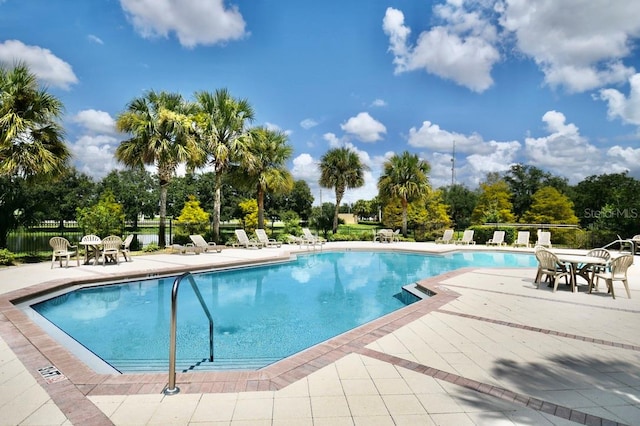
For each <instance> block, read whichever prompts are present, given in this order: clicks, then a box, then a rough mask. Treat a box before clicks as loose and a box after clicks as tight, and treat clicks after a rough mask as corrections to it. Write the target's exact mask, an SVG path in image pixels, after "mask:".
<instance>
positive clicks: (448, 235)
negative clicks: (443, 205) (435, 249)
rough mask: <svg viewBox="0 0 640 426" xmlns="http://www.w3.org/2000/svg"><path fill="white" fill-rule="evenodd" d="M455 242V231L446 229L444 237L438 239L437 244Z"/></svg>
mask: <svg viewBox="0 0 640 426" xmlns="http://www.w3.org/2000/svg"><path fill="white" fill-rule="evenodd" d="M452 242H453V229H445V230H444V234H442V237H439V238H436V244H451V243H452Z"/></svg>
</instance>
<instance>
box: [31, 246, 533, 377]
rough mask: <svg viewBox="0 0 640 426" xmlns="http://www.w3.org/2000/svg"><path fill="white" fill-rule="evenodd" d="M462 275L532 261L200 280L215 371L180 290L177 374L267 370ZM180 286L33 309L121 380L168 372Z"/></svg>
mask: <svg viewBox="0 0 640 426" xmlns="http://www.w3.org/2000/svg"><path fill="white" fill-rule="evenodd" d="M465 266H524V267H531V266H535V260H534V258H533V256H531V255H527V254H516V253H493V252H463V253H453V254H447V255H443V256H440V255H425V254H415V253H400V252H379V251H375V252H365V251H349V252H324V253H318V254H309V255H302V256H298V257H297V258H296V259H294V260H292V261H291V262H286V263H280V264H275V265H262V266H255V267H245V268H241V269H232V270H223V271H212V272H207V273H199V274H195V275H194V277H195V280H196V282H197V284H198V288H199V290H200V292H201V293H202V295H203V297H204V300H205V302H206V303H207V305H208V308H209V310H210V311H211V313H212V315H213V318H214V323H215V328H214V334H215V348H214V352H215V361H214V363H213V364H208V365H206V364H207V363H202V361H203V359H204V358H206V357H207V356H208V322H207V319H206V316H205V315H204V313H203V311H202V308H201V307H200V305H199V303H198V301H197V299H196V298H195V297H194V292H193V290H192V289H191V288H190V287H189V286H182V287H181V290H180V295H179V297H178V332H177V365H178V367H177V368H178V369H179V370H188V369H193V368H196V369H198V368H203V367H206V368H209V369H228V368H232V369H257V368H260V367H264V366H266V365H269V364H271V363H273V362H275V361H277V360H279V359H282V358H285V357H288V356H290V355H292V354H294V353H296V352H299V351H301V350H303V349H305V348H307V347H310V346H313V345H314V344H316V343H319V342H322V341H324V340H326V339H329V338H331V337H333V336H336V335H338V334H340V333H343V332H345V331H348V330H350V329H352V328H355V327H357V326H359V325H361V324H364V323H367V322H369V321H371V320H373V319H375V318H378V317H380V316H383V315H385V314H387V313H389V312H392V311H394V310H397V309H399V308H402V307H403V306H405V305H406V303H407V302H408V300H407V299H406V298H403V297H400V296H401V295H402V290H401V289H402V287H403V286H404V285H407V284H410V283H412V282H415V281H417V280H419V279H423V278H426V277H430V276H434V275H439V274H441V273H444V272H448V271H451V270H455V269H458V268H460V267H465ZM174 278H175V277H165V278H159V279H149V280H136V281H130V282H126V283H122V284H118V285H108V286H98V287H95V286H94V287H88V288H83V289H78V290H75V291H73V292H69V293H65V294H61V295H58V296H56V297H54V298H51V299H49V300H46V301H42V302H39V303H35V304H33V305H32V308H33V309H34V310H35V311H36V312H38V313H39V314H40V315H42V317H43V318H46V319H47V320H48V321H50V322H51V323H52V324H55V326H56V328H57V329H59V330H61V331H62V332H59V331H58V332H57V334H58V336H57V338H58V339H59V340H60V339H62V340H66V343H70V342H71V343H74V342H77V343H79V344H80V345H81V346H82V347H84V348H86V349H88V350H89V351H90V352H91V353H93V354H95V355H97V356H98V357H99V358H101V359H103V360H104V361H106V362H107V363H108V364H109V365H111V366H113V367H114V368H115V369H116V370H118V371H121V372H132V371H166V368H167V360H168V352H169V350H168V349H169V321H170V300H171V296H170V293H171V286H172V284H173V280H174ZM40 323H41V324H42V322H40ZM49 328H50V331H52V332H53V333H52V334H54V337H55V334H56V330H55V329H54V327H49ZM69 336H72V337H71V339H70V338H69ZM77 343H76V346H77ZM81 358H83V357H81ZM89 364H91V363H89Z"/></svg>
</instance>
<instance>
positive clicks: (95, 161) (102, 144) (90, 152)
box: [71, 135, 120, 179]
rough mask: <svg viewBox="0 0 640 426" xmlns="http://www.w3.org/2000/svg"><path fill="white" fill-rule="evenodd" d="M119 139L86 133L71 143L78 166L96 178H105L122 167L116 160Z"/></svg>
mask: <svg viewBox="0 0 640 426" xmlns="http://www.w3.org/2000/svg"><path fill="white" fill-rule="evenodd" d="M118 143H119V140H118V139H116V138H115V137H113V136H108V135H96V136H91V135H84V136H81V137H80V138H78V139H77V140H76V141H75V142H73V143H72V144H71V150H72V152H73V155H74V159H75V162H76V168H77V169H78V170H79V171H80V172H82V173H86V174H87V175H89V176H92V177H94V178H98V179H100V178H103V177H104V176H106V175H107V174H109V172H111V171H112V170H115V169H118V168H120V167H119V166H118V163H117V162H116V160H115V156H114V155H115V147H116V146H117V144H118Z"/></svg>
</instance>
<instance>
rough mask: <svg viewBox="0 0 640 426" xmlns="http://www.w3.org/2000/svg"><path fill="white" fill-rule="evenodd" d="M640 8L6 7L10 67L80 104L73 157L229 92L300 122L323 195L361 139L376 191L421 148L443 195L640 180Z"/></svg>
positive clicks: (260, 110)
mask: <svg viewBox="0 0 640 426" xmlns="http://www.w3.org/2000/svg"><path fill="white" fill-rule="evenodd" d="M638 16H640V2H637V1H634V2H628V1H615V2H611V1H608V0H563V1H556V0H531V1H523V0H501V1H490V0H473V1H470V0H449V1H424V0H421V1H418V0H395V1H394V0H385V1H382V0H349V1H337V0H324V1H309V0H295V1H294V0H278V1H268V0H239V1H234V2H229V1H222V0H91V1H71V0H59V1H55V2H52V1H50V0H29V1H24V0H0V62H2V63H4V64H5V66H6V65H9V66H10V65H12V64H13V63H15V62H17V61H22V62H25V63H27V64H28V65H29V66H30V67H31V69H32V71H33V72H34V73H35V74H36V75H37V76H38V77H39V78H40V80H41V81H42V83H43V84H44V85H46V86H47V87H48V89H49V91H50V92H51V93H53V94H55V95H56V96H57V97H59V98H60V99H61V100H62V101H63V103H64V105H65V116H64V126H65V129H66V138H67V142H68V144H69V146H70V147H71V148H72V150H73V153H74V164H75V166H76V167H77V168H78V169H79V170H80V171H82V172H85V173H87V174H89V175H91V176H94V177H95V178H101V177H103V176H104V175H106V174H107V173H108V172H109V171H110V170H112V169H114V168H121V167H122V166H121V165H119V164H118V163H117V162H116V161H115V159H114V157H113V153H114V151H115V148H116V147H117V145H118V143H119V142H120V141H121V140H123V139H124V138H125V136H124V135H121V134H118V133H117V132H116V131H115V128H114V120H115V119H116V117H117V116H118V114H119V113H121V112H122V111H124V109H125V108H126V105H127V103H128V102H129V101H131V100H132V99H133V98H135V97H138V96H141V95H143V94H144V93H145V91H147V90H150V89H153V90H156V91H160V90H164V91H170V92H178V93H181V94H182V95H183V96H184V97H185V98H186V99H190V98H191V97H192V94H193V92H195V91H200V90H207V91H215V90H216V89H219V88H227V89H229V91H230V92H231V94H232V95H233V96H235V97H238V98H246V99H248V100H249V102H250V103H251V104H252V105H253V107H254V109H255V112H256V120H255V122H254V123H253V124H254V125H267V126H272V127H273V128H278V129H280V130H282V131H285V132H287V133H288V135H289V142H290V144H291V145H292V146H293V147H294V154H293V157H292V159H291V161H290V164H289V168H290V170H291V171H292V173H293V174H294V177H295V178H297V179H305V180H306V181H307V182H308V183H309V185H310V187H311V188H312V192H313V193H314V196H315V197H316V201H319V200H320V197H322V200H323V201H334V196H333V194H332V191H329V190H323V191H322V195H320V190H319V188H318V185H317V180H318V175H319V172H318V169H317V163H318V161H319V159H320V157H321V156H322V155H323V154H324V153H325V152H326V151H327V150H329V149H331V148H334V147H337V146H349V147H352V148H353V149H355V150H356V151H357V152H358V153H359V155H360V157H361V159H362V161H363V162H364V163H365V164H367V165H368V166H369V167H370V172H368V173H367V175H366V184H365V186H364V187H363V188H360V189H356V190H349V191H347V193H346V195H345V199H344V201H345V202H354V201H356V200H358V199H371V198H372V197H374V196H375V195H376V193H377V189H376V182H377V179H378V177H379V176H380V170H381V167H382V164H383V162H384V161H385V159H387V158H388V157H389V156H390V155H393V153H401V152H403V151H405V150H408V151H409V152H412V153H416V154H418V155H419V156H420V157H421V158H423V159H425V160H427V161H428V162H429V163H430V165H431V169H432V172H431V175H430V179H431V182H432V185H433V186H434V187H439V186H443V185H448V184H450V183H451V180H452V172H451V158H452V148H453V146H454V142H455V147H456V148H455V177H454V179H455V182H456V183H463V184H465V185H467V186H468V187H470V188H474V187H476V186H477V184H478V182H480V181H482V180H483V179H484V178H485V177H486V174H487V173H488V172H503V171H505V170H508V169H509V167H510V166H511V165H512V164H514V163H524V164H529V165H533V166H536V167H539V168H541V169H543V170H545V171H548V172H551V173H553V174H555V175H559V176H564V177H566V178H567V179H569V181H570V183H573V184H575V183H577V182H579V181H580V180H582V179H584V178H585V177H586V176H590V175H594V174H602V173H614V172H622V171H626V170H628V171H629V172H630V174H631V175H632V176H635V177H640V145H639V143H638V142H639V141H640V48H639V46H638V43H639V42H640V20H638V18H637V17H638Z"/></svg>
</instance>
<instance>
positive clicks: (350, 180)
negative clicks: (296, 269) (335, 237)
mask: <svg viewBox="0 0 640 426" xmlns="http://www.w3.org/2000/svg"><path fill="white" fill-rule="evenodd" d="M367 170H369V167H368V166H367V165H365V164H362V162H361V161H360V157H358V154H357V153H356V152H355V151H353V150H351V149H349V148H346V147H343V148H334V149H331V150H329V151H327V152H326V153H325V154H324V155H323V156H322V158H321V159H320V182H319V183H320V186H321V187H323V188H333V189H335V193H336V204H335V212H334V215H333V233H334V234H335V233H336V232H337V231H338V214H339V212H340V202H341V201H342V197H343V196H344V193H345V191H346V190H347V189H349V188H360V187H361V186H363V185H364V172H365V171H367Z"/></svg>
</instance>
